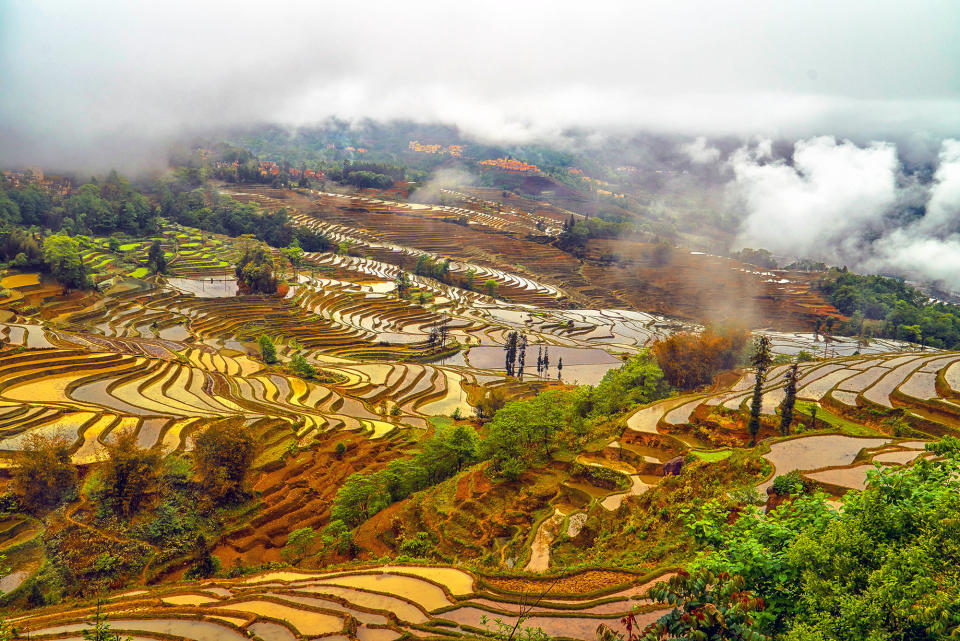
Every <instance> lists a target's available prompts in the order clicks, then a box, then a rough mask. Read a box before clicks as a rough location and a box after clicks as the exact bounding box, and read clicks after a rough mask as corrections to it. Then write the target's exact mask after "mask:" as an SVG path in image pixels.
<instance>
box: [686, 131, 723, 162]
mask: <svg viewBox="0 0 960 641" xmlns="http://www.w3.org/2000/svg"><path fill="white" fill-rule="evenodd" d="M680 151H682V152H683V153H685V154H687V156H689V157H690V160H691V161H692V162H693V163H695V164H698V165H709V164H712V163H715V162H717V161H718V160H720V150H719V149H717V148H716V147H713V146H710V145H708V144H707V138H706V136H699V137H698V138H696V139H695V140H693V141H692V142H689V143H686V144H684V145H680Z"/></svg>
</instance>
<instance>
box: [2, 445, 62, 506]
mask: <svg viewBox="0 0 960 641" xmlns="http://www.w3.org/2000/svg"><path fill="white" fill-rule="evenodd" d="M76 485H77V468H76V467H74V465H73V463H72V462H71V461H70V442H69V441H67V439H66V438H64V437H62V436H60V437H52V438H44V437H43V436H40V435H39V434H31V435H30V436H28V437H27V439H26V442H25V444H24V448H23V450H21V451H20V453H19V454H18V455H17V467H16V468H14V471H13V491H14V494H15V495H16V497H17V499H18V500H19V502H20V504H21V505H22V506H23V507H25V508H26V509H27V510H30V511H31V512H39V511H41V510H44V509H47V508H51V507H54V506H56V505H57V504H58V503H60V501H62V500H63V499H64V498H65V497H66V496H67V495H68V494H69V493H70V492H72V491H74V490H75V489H76Z"/></svg>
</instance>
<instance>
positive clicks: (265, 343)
mask: <svg viewBox="0 0 960 641" xmlns="http://www.w3.org/2000/svg"><path fill="white" fill-rule="evenodd" d="M258 342H259V344H260V358H262V359H263V362H264V363H267V364H268V365H272V364H273V363H276V362H277V348H276V347H275V346H274V344H273V341H272V340H271V339H270V337H269V336H267V335H266V334H264V335H263V336H261V337H260V339H259V341H258ZM314 373H316V372H314Z"/></svg>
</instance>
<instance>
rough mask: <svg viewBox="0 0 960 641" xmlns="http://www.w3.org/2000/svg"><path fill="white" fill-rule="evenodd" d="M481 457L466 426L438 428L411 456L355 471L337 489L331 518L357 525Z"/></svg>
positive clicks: (472, 432) (474, 440)
mask: <svg viewBox="0 0 960 641" xmlns="http://www.w3.org/2000/svg"><path fill="white" fill-rule="evenodd" d="M478 459H479V448H478V440H477V435H476V432H474V430H473V428H472V427H469V426H467V425H455V426H453V427H446V428H443V427H438V428H436V429H435V431H434V434H433V436H431V437H429V438H427V439H424V440H423V441H421V442H420V447H419V451H418V452H417V453H416V454H415V455H414V457H413V458H412V459H398V460H395V461H393V462H391V463H390V465H388V466H387V468H386V469H384V470H383V471H380V472H373V473H370V474H363V473H356V474H351V475H350V477H349V478H347V480H346V482H345V483H344V484H343V486H342V487H341V488H340V489H339V490H338V491H337V495H336V498H335V499H334V502H333V506H332V508H331V509H330V518H331V520H332V521H341V522H343V523H345V524H347V525H348V526H355V525H358V524H359V523H361V522H362V521H365V520H366V519H368V518H370V517H371V516H373V515H374V514H376V513H377V512H379V511H380V510H382V509H383V508H385V507H387V506H388V505H390V504H391V503H394V502H396V501H400V500H403V499H405V498H406V497H408V496H410V495H411V494H413V493H414V492H417V491H419V490H422V489H424V488H426V487H430V486H432V485H435V484H437V483H439V482H440V481H442V480H444V479H446V478H449V477H450V476H452V475H454V474H456V473H457V472H459V471H461V470H462V469H463V468H464V467H465V466H468V465H470V464H472V463H475V462H476V461H477V460H478Z"/></svg>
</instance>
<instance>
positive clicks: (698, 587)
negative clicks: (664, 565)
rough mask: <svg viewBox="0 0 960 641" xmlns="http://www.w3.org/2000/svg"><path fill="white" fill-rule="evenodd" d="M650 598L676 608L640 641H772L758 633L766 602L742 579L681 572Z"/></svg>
mask: <svg viewBox="0 0 960 641" xmlns="http://www.w3.org/2000/svg"><path fill="white" fill-rule="evenodd" d="M649 595H650V598H651V599H652V600H653V601H655V602H662V603H667V604H668V605H672V606H675V607H674V609H673V610H671V611H670V613H668V614H665V615H664V616H662V617H660V618H659V619H658V620H657V621H655V622H654V623H652V624H650V625H649V626H648V627H647V628H646V629H645V630H644V631H643V633H642V634H641V635H640V636H639V637H638V639H639V640H640V641H661V640H663V639H689V640H691V641H768V640H769V639H770V637H768V636H766V635H764V634H761V633H760V632H759V631H758V628H757V625H756V621H755V616H754V613H756V612H760V611H762V610H763V608H764V603H763V600H762V599H760V598H758V597H757V596H755V595H754V594H752V593H751V592H749V591H748V590H747V589H746V587H745V582H744V580H743V577H740V576H736V575H733V576H731V575H729V574H727V573H723V572H721V573H718V574H714V573H712V572H710V571H708V570H701V571H698V572H695V573H693V574H691V573H688V572H685V571H683V570H681V571H679V572H678V573H677V574H676V576H674V577H672V578H671V579H670V580H669V581H666V582H661V583H658V584H657V585H655V586H654V587H652V588H650V592H649Z"/></svg>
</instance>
